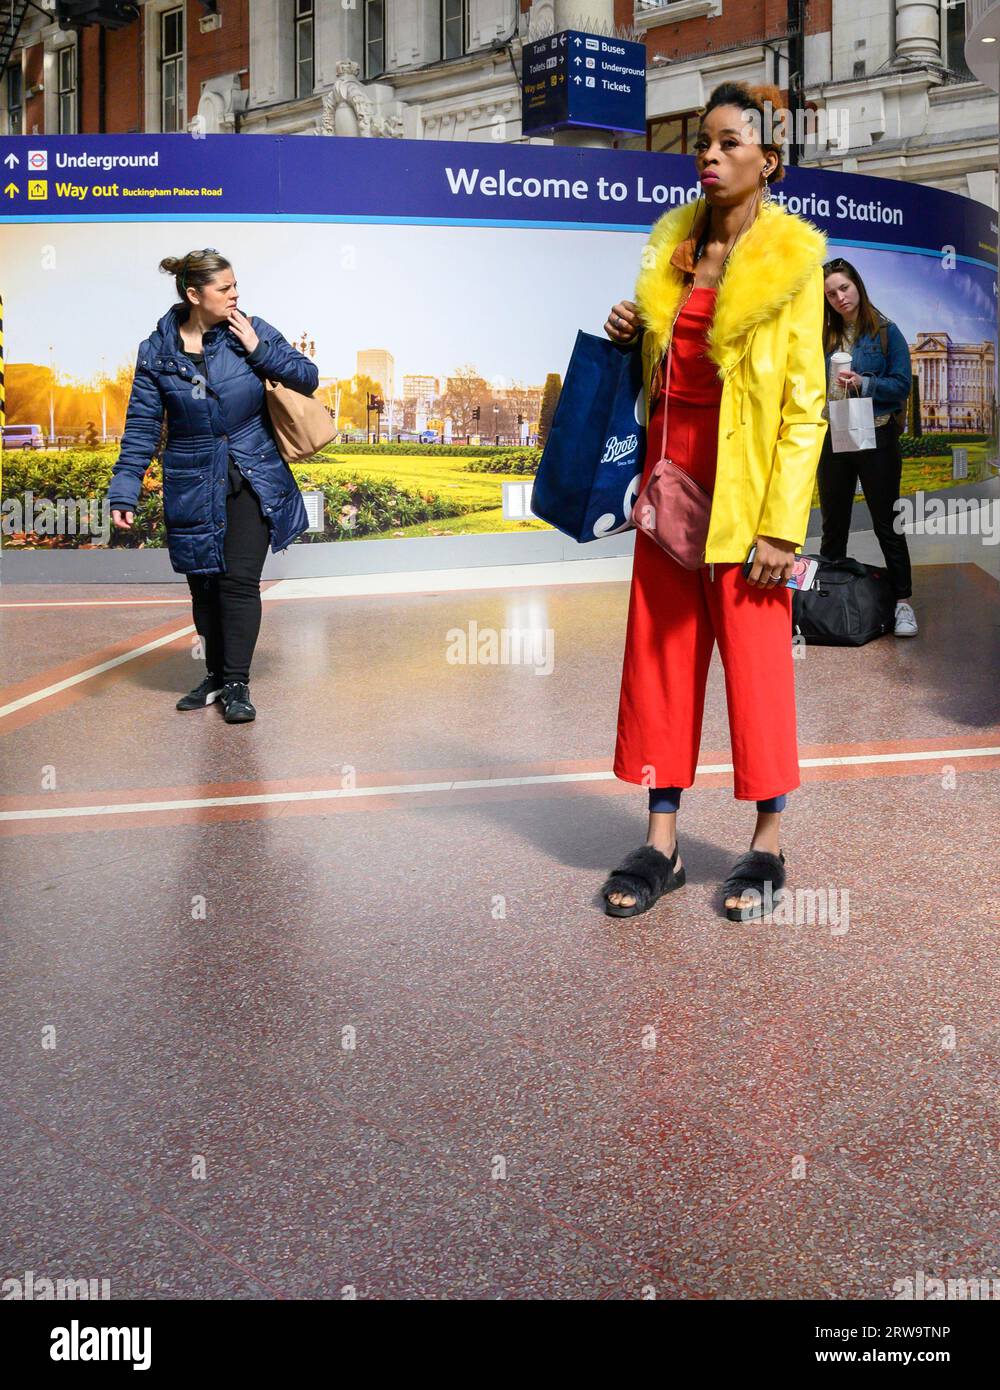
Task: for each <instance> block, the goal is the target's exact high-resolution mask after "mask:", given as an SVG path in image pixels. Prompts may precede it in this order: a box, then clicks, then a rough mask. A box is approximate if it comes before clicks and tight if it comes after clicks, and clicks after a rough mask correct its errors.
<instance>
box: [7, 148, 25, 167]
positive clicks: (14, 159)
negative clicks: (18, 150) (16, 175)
mask: <svg viewBox="0 0 1000 1390" xmlns="http://www.w3.org/2000/svg"><path fill="white" fill-rule="evenodd" d="M20 162H21V161H20V160H19V159H18V157H17V155H16V154H14V153H13V151H12V152H11V153H10V154H9V155H8V156H7V158H6V159H5V160H4V163H5V164H8V165H10V167H11V168H13V166H14V165H15V164H20Z"/></svg>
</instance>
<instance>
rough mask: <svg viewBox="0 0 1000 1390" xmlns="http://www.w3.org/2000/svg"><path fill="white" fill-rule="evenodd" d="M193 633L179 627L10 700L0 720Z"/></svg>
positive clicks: (1, 709) (190, 628) (1, 707)
mask: <svg viewBox="0 0 1000 1390" xmlns="http://www.w3.org/2000/svg"><path fill="white" fill-rule="evenodd" d="M190 632H194V624H193V623H191V624H189V625H188V626H187V627H179V628H178V629H177V631H176V632H168V633H167V635H166V637H157V638H156V639H155V641H152V642H144V643H143V645H142V646H141V647H135V648H134V649H133V650H132V651H130V652H122V654H121V655H120V656H113V657H112V658H111V659H110V661H101V662H99V663H98V664H97V665H96V666H88V668H87V669H86V671H78V672H77V673H76V675H75V676H67V677H66V679H65V680H61V681H56V682H55V683H54V684H53V685H47V686H45V687H44V688H43V689H42V690H33V691H32V692H31V694H30V695H22V696H21V697H20V698H19V699H17V700H11V702H10V704H8V705H0V719H4V718H6V716H7V715H10V714H16V713H17V711H18V710H20V709H26V708H27V707H28V706H29V705H37V704H38V702H39V700H47V699H48V698H49V696H50V695H58V694H59V693H60V691H62V690H69V689H70V688H71V687H72V686H74V685H79V684H80V682H81V681H86V680H90V678H91V676H99V675H100V674H101V672H102V671H111V670H113V668H114V667H115V666H123V665H124V664H125V662H126V661H134V660H135V659H136V657H137V656H144V655H145V653H146V652H154V651H156V649H157V647H165V646H166V645H167V643H168V642H174V641H176V639H177V638H178V637H186V636H187V635H188V633H190Z"/></svg>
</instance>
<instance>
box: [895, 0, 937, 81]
mask: <svg viewBox="0 0 1000 1390" xmlns="http://www.w3.org/2000/svg"><path fill="white" fill-rule="evenodd" d="M893 61H894V62H897V63H916V64H919V65H920V66H924V67H926V66H928V65H929V66H933V67H941V66H943V62H942V58H941V6H940V4H939V3H937V2H936V0H896V52H895V54H894V55H893Z"/></svg>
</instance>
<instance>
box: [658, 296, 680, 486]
mask: <svg viewBox="0 0 1000 1390" xmlns="http://www.w3.org/2000/svg"><path fill="white" fill-rule="evenodd" d="M676 321H677V320H676V319H675V320H674V322H675V323H676ZM673 355H674V334H673V329H671V331H670V344H669V346H668V347H667V369H666V372H665V373H664V379H663V438H662V439H661V441H660V458H661V459H663V458H666V456H667V405H668V403H669V400H670V359H671V358H672V357H673Z"/></svg>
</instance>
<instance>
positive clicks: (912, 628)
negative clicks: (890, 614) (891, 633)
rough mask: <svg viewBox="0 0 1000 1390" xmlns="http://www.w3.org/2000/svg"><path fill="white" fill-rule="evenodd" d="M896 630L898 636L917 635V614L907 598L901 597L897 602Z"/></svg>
mask: <svg viewBox="0 0 1000 1390" xmlns="http://www.w3.org/2000/svg"><path fill="white" fill-rule="evenodd" d="M894 630H895V634H896V636H897V637H916V635H917V615H916V613H914V611H913V609H912V608H911V607H910V605H909V604H908V603H907V602H906V599H905V598H901V599H899V601H898V602H897V604H896V627H895V629H894Z"/></svg>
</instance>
